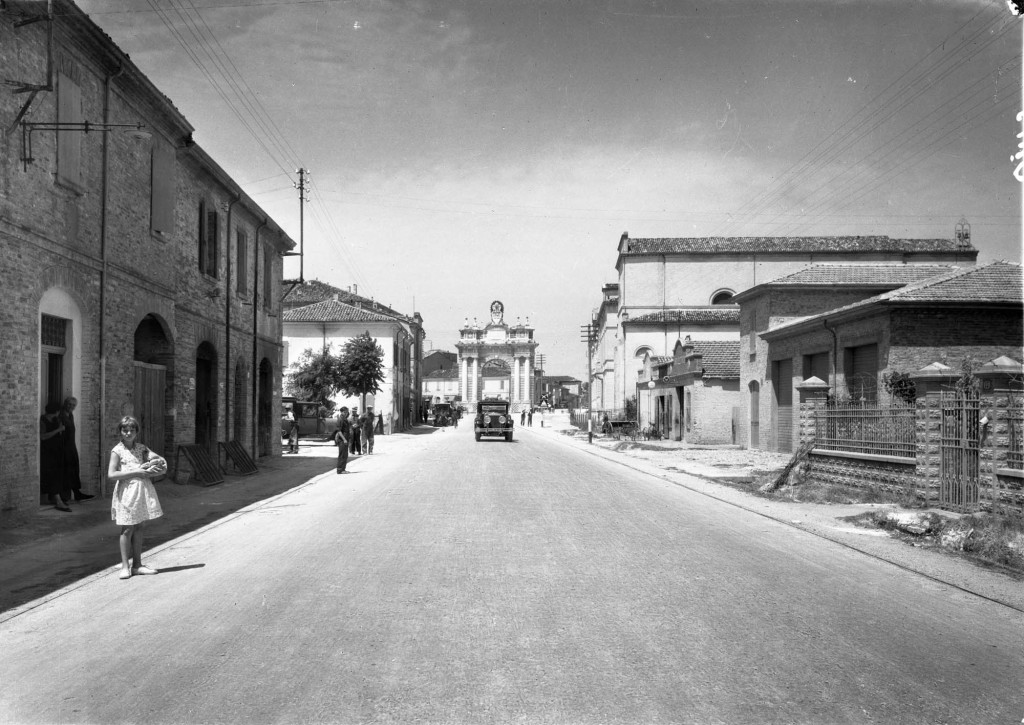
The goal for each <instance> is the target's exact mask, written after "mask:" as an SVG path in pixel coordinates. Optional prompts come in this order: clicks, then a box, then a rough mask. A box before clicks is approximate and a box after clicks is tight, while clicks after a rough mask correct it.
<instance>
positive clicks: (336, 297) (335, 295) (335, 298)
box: [334, 292, 338, 302]
mask: <svg viewBox="0 0 1024 725" xmlns="http://www.w3.org/2000/svg"><path fill="white" fill-rule="evenodd" d="M334 301H335V302H337V301H338V293H337V292H335V293H334Z"/></svg>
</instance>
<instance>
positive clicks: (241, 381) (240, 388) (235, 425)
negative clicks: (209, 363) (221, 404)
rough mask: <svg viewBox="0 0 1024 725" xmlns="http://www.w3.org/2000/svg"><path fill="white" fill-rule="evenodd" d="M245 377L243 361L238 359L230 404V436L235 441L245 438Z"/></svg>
mask: <svg viewBox="0 0 1024 725" xmlns="http://www.w3.org/2000/svg"><path fill="white" fill-rule="evenodd" d="M247 377H248V376H247V375H246V369H245V363H244V362H242V361H241V360H239V361H238V362H237V363H236V364H235V389H234V394H233V396H232V398H233V403H232V406H231V407H232V408H233V411H232V413H233V415H232V425H231V431H232V435H231V437H232V439H234V440H236V441H242V440H244V439H245V387H246V386H245V380H246V378H247Z"/></svg>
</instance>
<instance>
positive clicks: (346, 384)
mask: <svg viewBox="0 0 1024 725" xmlns="http://www.w3.org/2000/svg"><path fill="white" fill-rule="evenodd" d="M340 367H341V385H340V387H341V390H342V391H344V393H345V395H358V396H359V398H360V402H361V406H360V407H361V408H362V409H363V410H366V396H367V395H368V394H370V393H379V392H380V384H381V383H382V382H384V351H383V350H382V349H381V347H380V345H378V344H377V341H376V340H375V339H373V338H372V337H370V333H369V332H368V331H367V332H364V333H363V334H362V335H359V336H358V337H353V338H352V339H351V340H349V341H348V342H346V343H345V349H344V350H343V351H342V353H341V359H340Z"/></svg>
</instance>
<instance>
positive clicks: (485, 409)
mask: <svg viewBox="0 0 1024 725" xmlns="http://www.w3.org/2000/svg"><path fill="white" fill-rule="evenodd" d="M505 410H506V409H505V406H504V405H482V406H480V412H482V413H504V412H505Z"/></svg>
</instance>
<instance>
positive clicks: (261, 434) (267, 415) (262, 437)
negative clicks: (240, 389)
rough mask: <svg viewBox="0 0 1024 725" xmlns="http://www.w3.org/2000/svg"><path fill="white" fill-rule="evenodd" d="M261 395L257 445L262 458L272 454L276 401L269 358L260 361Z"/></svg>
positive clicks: (257, 406)
mask: <svg viewBox="0 0 1024 725" xmlns="http://www.w3.org/2000/svg"><path fill="white" fill-rule="evenodd" d="M259 375H260V379H259V397H258V399H257V401H256V429H257V433H256V447H257V455H258V456H260V457H261V458H262V457H264V456H269V455H270V454H271V448H270V434H271V430H270V428H271V426H270V421H271V419H272V417H273V416H272V415H271V414H272V412H273V411H272V406H273V403H274V369H273V367H272V366H271V365H270V361H269V360H267V358H263V359H262V360H261V361H260V372H259Z"/></svg>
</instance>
